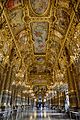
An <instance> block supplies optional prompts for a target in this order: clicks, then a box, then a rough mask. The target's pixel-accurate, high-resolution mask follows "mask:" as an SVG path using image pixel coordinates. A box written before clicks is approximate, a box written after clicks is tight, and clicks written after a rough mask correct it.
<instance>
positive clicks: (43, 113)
mask: <svg viewBox="0 0 80 120" xmlns="http://www.w3.org/2000/svg"><path fill="white" fill-rule="evenodd" d="M0 120H1V119H0ZM2 120H69V118H67V117H66V115H65V113H57V112H55V111H54V110H50V109H46V108H44V109H39V110H37V109H36V108H34V109H31V108H28V109H27V110H23V111H17V112H16V111H15V112H13V113H12V114H11V115H10V116H8V115H7V117H4V118H3V119H2ZM70 120H71V119H70Z"/></svg>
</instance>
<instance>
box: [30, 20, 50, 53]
mask: <svg viewBox="0 0 80 120" xmlns="http://www.w3.org/2000/svg"><path fill="white" fill-rule="evenodd" d="M31 27H32V37H33V40H34V49H35V53H45V50H46V39H47V33H48V23H47V22H34V23H31Z"/></svg>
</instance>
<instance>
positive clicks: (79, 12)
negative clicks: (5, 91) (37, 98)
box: [0, 0, 80, 95]
mask: <svg viewBox="0 0 80 120" xmlns="http://www.w3.org/2000/svg"><path fill="white" fill-rule="evenodd" d="M0 15H1V16H0V65H1V66H2V67H5V65H6V64H8V65H10V66H12V67H13V73H14V74H13V81H12V83H15V84H20V82H21V83H22V84H23V83H24V84H25V85H26V86H27V85H30V86H31V89H32V91H33V93H35V94H36V95H45V94H46V91H48V90H49V89H50V87H51V86H53V88H54V89H56V88H57V86H58V87H59V85H60V86H61V85H62V86H61V87H63V89H64V88H66V87H64V86H66V85H67V73H66V69H67V68H68V67H69V66H70V65H71V64H72V63H74V64H76V63H75V61H76V59H77V60H79V55H80V40H79V39H80V1H79V0H1V1H0ZM63 83H64V84H63ZM26 89H27V88H26Z"/></svg>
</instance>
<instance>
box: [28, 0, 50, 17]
mask: <svg viewBox="0 0 80 120" xmlns="http://www.w3.org/2000/svg"><path fill="white" fill-rule="evenodd" d="M30 4H31V7H32V9H33V11H34V12H35V13H36V14H38V15H41V14H44V12H45V11H46V10H47V8H48V5H49V0H30Z"/></svg>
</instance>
